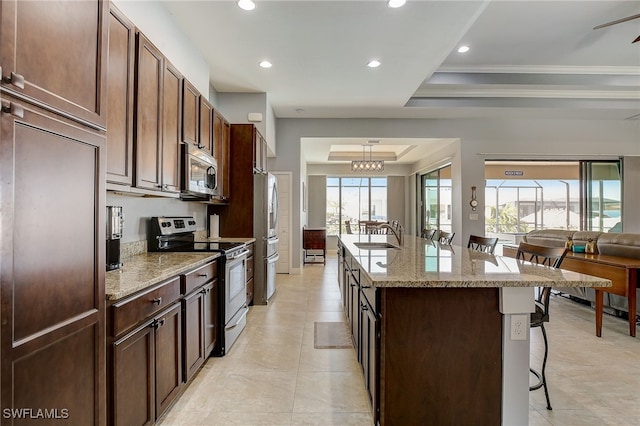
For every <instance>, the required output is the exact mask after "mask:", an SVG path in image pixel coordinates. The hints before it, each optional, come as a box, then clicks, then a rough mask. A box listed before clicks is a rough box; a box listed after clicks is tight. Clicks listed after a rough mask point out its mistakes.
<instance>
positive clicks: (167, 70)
mask: <svg viewBox="0 0 640 426" xmlns="http://www.w3.org/2000/svg"><path fill="white" fill-rule="evenodd" d="M137 37H138V41H137V47H136V56H137V63H136V100H135V105H136V112H135V185H136V187H138V188H142V189H148V190H154V191H163V192H171V193H175V192H178V191H179V190H180V185H179V182H180V180H179V165H178V162H179V149H180V136H181V134H182V130H181V117H180V113H181V111H182V96H181V94H182V91H181V88H182V80H183V77H182V75H181V74H180V73H179V72H178V71H177V70H176V69H175V68H174V67H173V66H172V65H171V64H170V63H169V61H167V60H166V59H165V58H164V56H163V55H162V53H161V52H160V51H159V50H158V49H157V48H156V47H155V46H153V44H151V42H149V40H148V39H147V38H146V37H145V36H144V35H143V34H142V33H138V36H137Z"/></svg>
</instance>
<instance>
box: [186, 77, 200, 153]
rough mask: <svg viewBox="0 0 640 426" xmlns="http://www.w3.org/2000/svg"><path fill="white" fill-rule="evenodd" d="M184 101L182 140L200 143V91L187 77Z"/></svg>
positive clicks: (195, 143)
mask: <svg viewBox="0 0 640 426" xmlns="http://www.w3.org/2000/svg"><path fill="white" fill-rule="evenodd" d="M182 101H183V103H182V142H185V143H190V144H192V145H198V138H199V137H200V124H199V123H200V120H199V116H198V114H199V111H200V92H198V90H197V89H196V88H195V87H194V86H193V85H192V84H191V83H189V81H188V80H186V79H185V80H184V83H183V88H182Z"/></svg>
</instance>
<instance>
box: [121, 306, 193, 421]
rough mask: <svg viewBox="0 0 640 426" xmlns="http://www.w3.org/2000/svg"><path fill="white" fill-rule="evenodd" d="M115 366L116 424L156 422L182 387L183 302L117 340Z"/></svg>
mask: <svg viewBox="0 0 640 426" xmlns="http://www.w3.org/2000/svg"><path fill="white" fill-rule="evenodd" d="M113 366H114V378H113V392H114V396H113V398H114V407H113V409H114V417H113V424H115V425H127V426H128V425H131V426H134V425H148V424H153V423H154V422H155V420H156V419H157V418H158V417H160V416H161V415H162V414H163V413H164V411H165V410H166V409H167V408H168V407H169V405H171V403H172V402H173V400H174V399H175V398H176V397H177V396H178V394H179V392H180V389H181V386H182V315H181V306H180V303H174V304H173V305H172V306H171V307H170V308H168V309H167V310H166V311H163V312H162V313H160V314H158V315H156V316H155V317H154V318H153V319H152V320H150V321H148V322H147V323H145V324H144V325H142V326H141V327H139V328H137V329H135V330H134V331H133V332H131V333H129V334H128V335H126V336H124V337H123V338H121V339H120V340H117V341H116V342H114V344H113Z"/></svg>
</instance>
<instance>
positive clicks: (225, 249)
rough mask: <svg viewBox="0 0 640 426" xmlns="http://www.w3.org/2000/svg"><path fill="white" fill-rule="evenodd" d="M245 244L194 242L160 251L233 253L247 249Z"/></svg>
mask: <svg viewBox="0 0 640 426" xmlns="http://www.w3.org/2000/svg"><path fill="white" fill-rule="evenodd" d="M245 245H246V244H244V243H221V242H215V243H214V242H208V241H192V242H191V243H186V242H181V243H179V244H170V245H168V246H165V247H160V251H194V252H207V251H213V252H220V253H225V254H226V253H231V252H234V251H236V250H239V249H242V248H243V247H245Z"/></svg>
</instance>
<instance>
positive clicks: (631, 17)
mask: <svg viewBox="0 0 640 426" xmlns="http://www.w3.org/2000/svg"><path fill="white" fill-rule="evenodd" d="M638 18H640V13H639V14H637V15H631V16H627V17H626V18H622V19H617V20H615V21H611V22H607V23H604V24H600V25H597V26H595V27H593V29H594V30H598V29H600V28H604V27H609V26H611V25H615V24H620V23H622V22H627V21H631V20H632V19H638Z"/></svg>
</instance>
